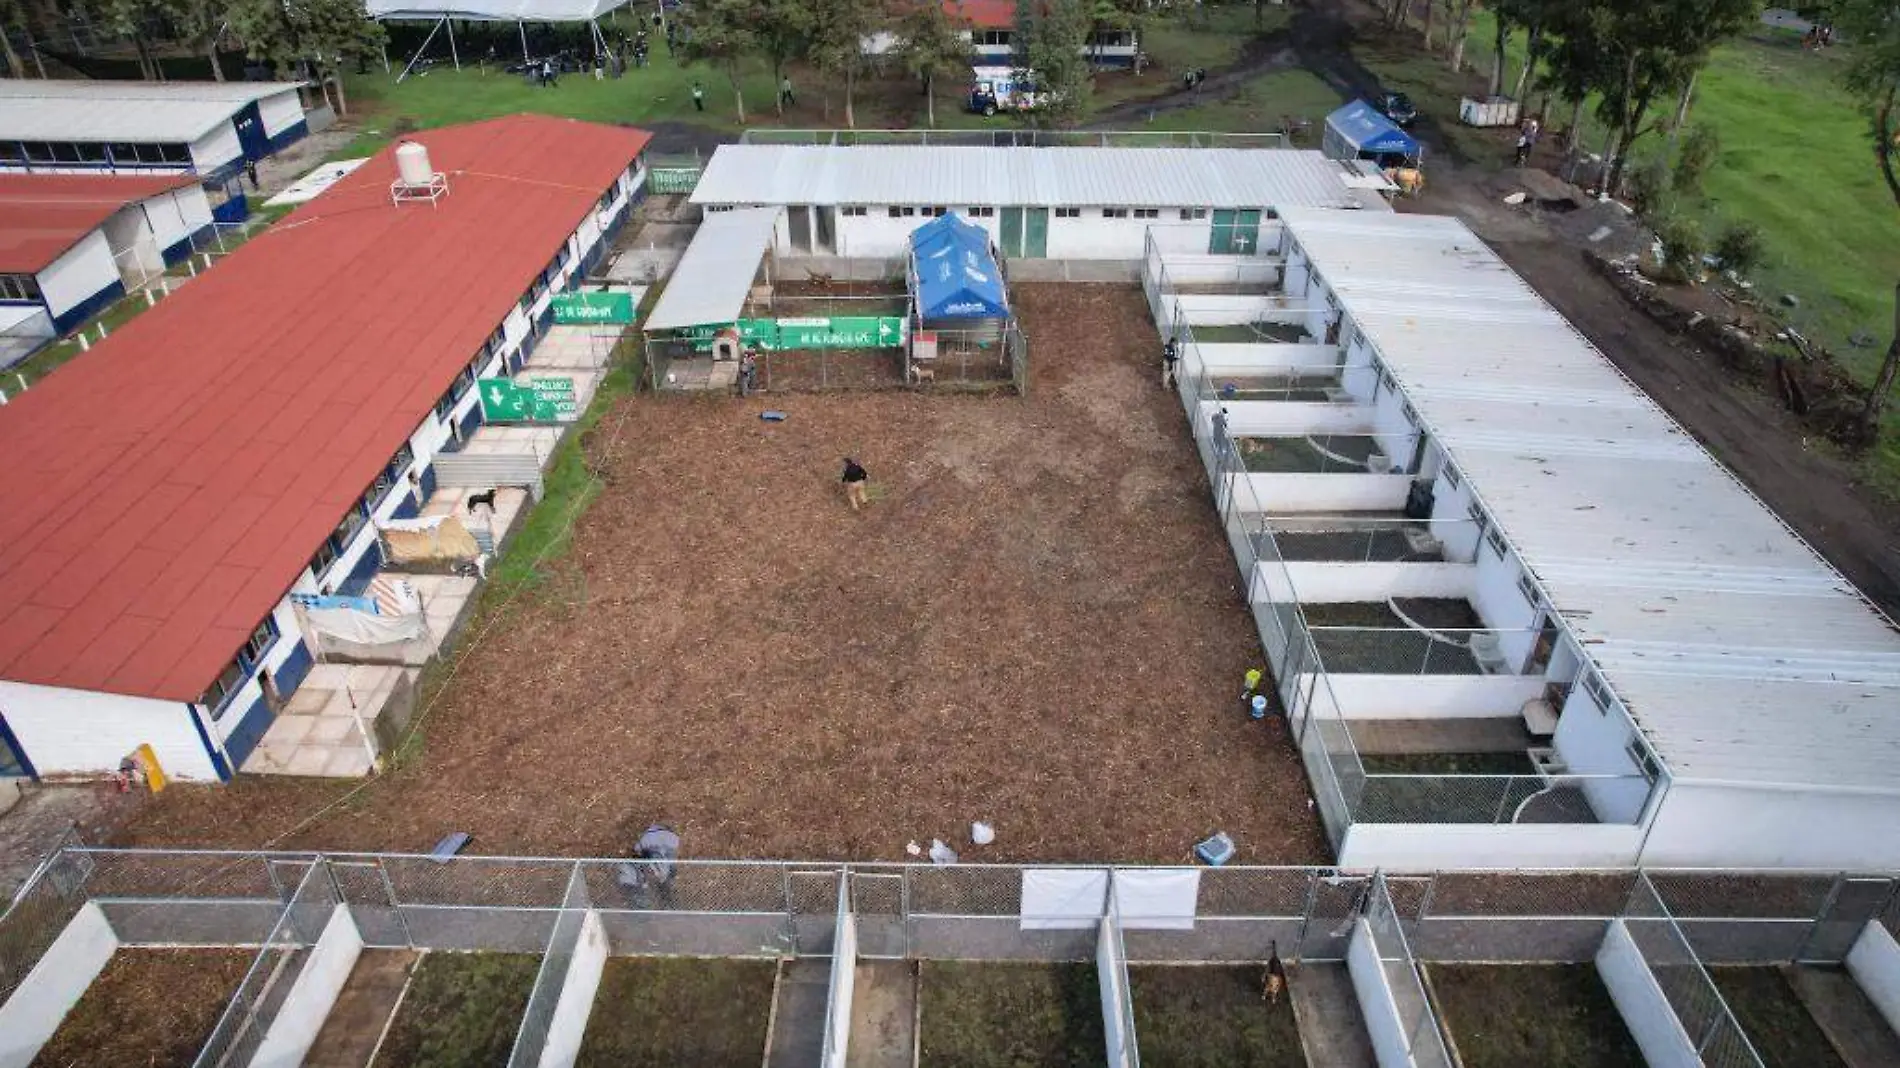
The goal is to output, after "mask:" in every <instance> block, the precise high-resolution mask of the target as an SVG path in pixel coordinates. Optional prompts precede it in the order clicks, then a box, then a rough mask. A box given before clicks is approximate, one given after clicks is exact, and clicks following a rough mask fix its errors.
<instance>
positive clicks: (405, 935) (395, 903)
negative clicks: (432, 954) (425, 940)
mask: <svg viewBox="0 0 1900 1068" xmlns="http://www.w3.org/2000/svg"><path fill="white" fill-rule="evenodd" d="M376 874H377V875H379V876H381V877H382V880H383V892H384V893H385V894H387V895H389V907H390V910H391V911H393V912H395V914H396V925H397V926H398V927H401V928H402V944H403V945H405V946H407V947H409V948H410V949H414V948H416V939H415V936H414V935H412V934H410V933H409V917H408V916H406V915H404V914H403V911H402V900H401V899H400V898H398V897H397V896H396V884H395V883H394V882H392V881H391V880H390V878H389V866H388V865H386V864H384V863H383V861H382V860H381V859H380V858H379V859H378V860H377V861H376Z"/></svg>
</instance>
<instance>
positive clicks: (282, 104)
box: [257, 89, 304, 137]
mask: <svg viewBox="0 0 1900 1068" xmlns="http://www.w3.org/2000/svg"><path fill="white" fill-rule="evenodd" d="M257 114H258V116H259V117H260V118H262V119H263V120H264V132H265V133H266V134H269V135H270V136H272V137H276V136H277V135H278V134H280V133H283V132H284V131H285V130H288V129H290V128H291V127H292V126H295V125H297V124H298V123H300V122H302V121H304V119H303V101H301V100H299V99H298V98H297V91H296V90H295V89H288V90H285V91H284V92H281V93H278V94H276V95H274V96H267V97H264V98H263V99H261V100H259V101H258V102H257Z"/></svg>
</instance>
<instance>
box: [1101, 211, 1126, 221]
mask: <svg viewBox="0 0 1900 1068" xmlns="http://www.w3.org/2000/svg"><path fill="white" fill-rule="evenodd" d="M1102 218H1104V219H1126V218H1128V209H1127V208H1103V209H1102Z"/></svg>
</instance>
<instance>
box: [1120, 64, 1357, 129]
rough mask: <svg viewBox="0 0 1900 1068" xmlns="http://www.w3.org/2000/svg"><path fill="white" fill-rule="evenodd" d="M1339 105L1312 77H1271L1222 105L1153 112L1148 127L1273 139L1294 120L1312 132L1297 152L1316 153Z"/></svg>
mask: <svg viewBox="0 0 1900 1068" xmlns="http://www.w3.org/2000/svg"><path fill="white" fill-rule="evenodd" d="M1343 102H1344V101H1342V100H1340V98H1339V94H1338V93H1335V92H1334V91H1333V90H1332V88H1331V87H1329V86H1328V85H1327V84H1326V83H1325V82H1323V81H1320V80H1319V78H1318V77H1317V76H1315V75H1313V74H1309V73H1307V72H1306V71H1303V70H1283V71H1274V72H1273V73H1271V74H1262V75H1260V76H1259V77H1256V78H1249V79H1248V80H1247V82H1246V84H1245V85H1243V86H1242V87H1241V89H1240V91H1239V92H1238V93H1236V94H1234V95H1233V96H1231V97H1228V98H1227V99H1225V100H1211V101H1209V102H1208V103H1205V104H1197V105H1195V106H1194V107H1189V108H1178V109H1176V110H1173V111H1161V112H1157V113H1156V114H1155V116H1154V119H1153V121H1152V122H1151V123H1149V125H1150V126H1152V127H1153V128H1154V129H1157V130H1213V131H1218V132H1222V133H1277V132H1278V131H1279V129H1280V122H1281V119H1282V118H1283V117H1286V116H1296V117H1299V118H1304V119H1306V120H1308V121H1310V122H1311V123H1312V124H1313V126H1312V130H1313V131H1314V132H1312V133H1311V134H1310V135H1309V136H1308V138H1307V140H1305V141H1303V142H1301V143H1300V144H1299V145H1298V146H1296V147H1300V148H1318V147H1319V134H1318V132H1317V131H1318V130H1319V128H1320V125H1321V124H1322V123H1323V122H1324V121H1325V119H1326V115H1327V114H1328V113H1329V112H1331V111H1332V110H1333V109H1335V108H1337V107H1339V105H1340V104H1341V103H1343Z"/></svg>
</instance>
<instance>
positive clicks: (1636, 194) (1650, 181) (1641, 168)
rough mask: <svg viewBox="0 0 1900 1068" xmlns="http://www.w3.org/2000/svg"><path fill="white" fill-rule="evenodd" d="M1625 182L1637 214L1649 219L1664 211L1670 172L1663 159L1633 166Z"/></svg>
mask: <svg viewBox="0 0 1900 1068" xmlns="http://www.w3.org/2000/svg"><path fill="white" fill-rule="evenodd" d="M1624 182H1625V184H1626V186H1627V188H1628V189H1629V198H1630V206H1631V207H1633V208H1635V209H1636V214H1638V215H1641V216H1642V217H1643V218H1645V219H1647V218H1649V217H1650V216H1653V215H1660V214H1661V213H1662V210H1663V194H1664V193H1665V192H1667V191H1668V188H1669V174H1668V172H1667V171H1666V170H1664V169H1663V162H1662V160H1660V159H1658V160H1653V161H1650V162H1647V163H1643V164H1640V165H1634V166H1631V167H1630V169H1629V171H1628V172H1627V174H1626V176H1625V178H1624Z"/></svg>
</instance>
